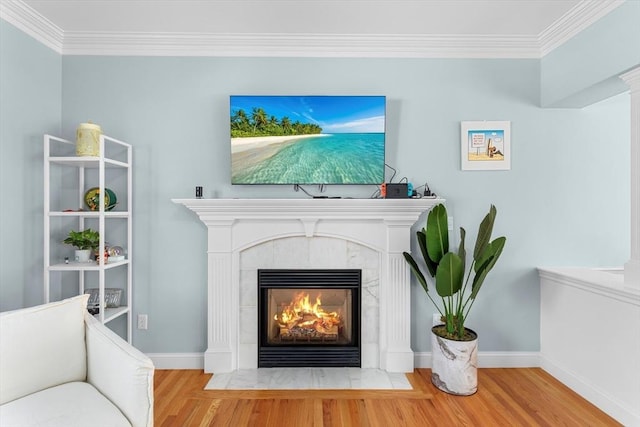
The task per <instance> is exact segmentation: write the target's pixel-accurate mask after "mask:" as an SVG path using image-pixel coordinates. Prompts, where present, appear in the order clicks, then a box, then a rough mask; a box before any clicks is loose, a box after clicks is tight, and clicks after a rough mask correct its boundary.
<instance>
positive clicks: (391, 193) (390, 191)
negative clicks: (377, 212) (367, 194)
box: [382, 183, 409, 199]
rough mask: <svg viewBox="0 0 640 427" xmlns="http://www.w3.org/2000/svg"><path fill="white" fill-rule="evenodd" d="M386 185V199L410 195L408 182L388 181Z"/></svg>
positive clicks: (404, 197)
mask: <svg viewBox="0 0 640 427" xmlns="http://www.w3.org/2000/svg"><path fill="white" fill-rule="evenodd" d="M382 185H383V186H384V191H383V192H382V193H383V196H382V197H384V198H385V199H406V198H408V197H409V188H408V185H407V183H396V184H392V183H386V184H382Z"/></svg>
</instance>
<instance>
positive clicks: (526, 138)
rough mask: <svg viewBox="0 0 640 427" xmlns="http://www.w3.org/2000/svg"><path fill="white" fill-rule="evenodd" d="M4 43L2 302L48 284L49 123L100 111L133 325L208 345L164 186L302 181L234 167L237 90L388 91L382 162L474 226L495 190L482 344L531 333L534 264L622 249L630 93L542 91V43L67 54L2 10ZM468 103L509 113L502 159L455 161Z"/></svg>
mask: <svg viewBox="0 0 640 427" xmlns="http://www.w3.org/2000/svg"><path fill="white" fill-rule="evenodd" d="M0 47H2V49H1V50H0V94H1V96H0V137H1V140H0V149H1V150H2V152H1V153H0V154H1V155H0V162H1V163H0V165H1V167H2V168H1V170H0V190H1V194H2V199H1V203H0V215H1V217H0V227H1V228H0V231H1V238H0V263H1V264H0V280H1V282H0V292H1V294H0V296H1V299H0V309H1V310H6V309H10V308H17V307H21V306H28V305H33V304H36V303H39V302H41V301H42V286H41V280H42V223H43V221H42V210H43V207H42V189H41V187H42V134H43V133H45V132H50V133H54V134H61V135H62V136H66V137H71V136H72V135H73V134H74V130H75V128H76V126H77V124H78V123H80V122H84V121H86V120H92V121H94V122H96V123H99V124H101V125H102V126H103V129H104V130H105V132H106V133H107V134H109V135H111V136H114V137H116V138H120V139H123V140H126V141H129V142H131V143H132V144H133V146H134V163H135V170H134V187H135V188H134V191H135V194H134V209H135V215H134V224H135V232H134V242H135V247H134V248H133V251H134V255H135V266H134V283H135V302H134V304H135V313H134V314H137V313H148V314H149V330H148V331H146V332H145V331H137V330H136V331H135V333H134V342H135V344H136V345H137V346H138V347H140V348H141V349H142V350H143V351H146V352H167V353H170V352H196V351H202V350H204V349H205V347H206V307H205V301H206V275H207V274H206V273H207V272H206V253H205V251H206V236H205V234H206V233H205V227H204V225H202V224H201V223H200V222H199V220H198V219H197V218H196V217H195V215H193V214H192V213H191V212H189V211H187V210H186V209H185V208H184V207H182V206H178V205H174V204H173V203H171V202H170V199H171V198H183V197H192V195H193V188H194V186H195V185H203V186H204V187H205V195H206V196H207V197H301V194H300V193H294V192H293V191H292V189H291V188H289V187H232V186H231V185H229V175H230V172H229V157H230V155H229V138H228V97H229V95H230V94H382V95H386V96H387V101H388V126H387V128H388V137H387V141H388V145H387V162H388V163H390V164H391V165H393V166H394V167H395V168H397V169H398V172H399V176H406V177H408V179H409V180H410V181H412V182H413V183H415V184H416V185H421V184H422V183H423V182H424V181H428V182H429V184H430V185H431V188H432V189H433V190H434V191H436V192H437V193H438V194H440V195H441V196H443V197H445V198H447V200H448V205H449V209H450V212H451V213H452V215H453V216H454V223H455V224H454V225H455V226H456V228H457V226H459V225H463V226H465V228H467V231H468V233H469V235H470V236H475V231H476V229H477V226H478V222H479V220H480V218H481V216H482V215H483V214H484V213H485V212H486V210H487V209H488V206H489V204H490V203H494V204H496V205H497V207H498V220H497V224H496V233H497V234H505V235H507V237H508V242H507V245H508V246H507V248H506V250H505V253H504V254H503V258H502V260H501V262H500V263H499V264H498V266H497V267H496V269H495V270H494V271H493V272H492V273H491V275H490V276H489V279H488V281H487V283H486V285H485V287H484V288H483V292H482V294H481V297H480V298H479V300H478V302H477V303H476V306H475V307H474V311H473V313H472V318H471V319H470V326H471V327H473V328H474V329H476V330H477V331H478V332H479V333H480V334H481V343H480V348H481V350H483V351H537V350H539V339H538V336H539V327H538V325H539V319H538V316H539V292H538V279H537V275H536V272H535V267H536V266H539V265H544V266H567V265H575V266H619V265H621V264H622V263H623V262H625V261H626V260H627V259H628V257H629V179H630V178H629V161H628V158H629V139H630V135H629V130H630V122H629V115H630V114H629V96H628V94H622V95H619V96H616V97H614V98H611V99H609V100H606V101H604V102H602V103H599V104H596V105H593V106H591V107H588V108H585V109H580V110H563V109H540V108H539V107H538V103H539V99H540V89H539V87H540V72H541V70H540V64H541V61H537V60H428V59H413V60H411V59H404V60H396V59H266V58H262V59H258V58H151V57H144V58H138V57H74V56H70V57H64V58H61V57H60V56H59V55H58V54H55V53H53V52H52V51H50V50H48V49H47V48H45V47H43V46H42V45H40V44H38V43H37V42H35V41H33V40H32V39H31V38H29V37H28V36H26V35H24V34H22V33H20V32H19V31H17V30H15V29H14V28H13V27H12V26H11V25H9V24H7V23H6V22H4V21H1V20H0ZM542 62H543V63H544V60H543V61H542ZM61 82H62V83H61ZM61 93H62V94H63V95H61ZM461 120H510V121H511V122H512V148H513V158H512V170H511V171H495V172H469V171H461V170H460V142H459V139H460V135H459V124H460V121H461ZM373 190H374V188H373V187H349V188H346V189H345V188H341V187H331V188H329V192H328V194H331V195H349V196H360V197H368V196H369V195H370V194H371V193H372V192H373ZM412 292H413V293H414V295H415V297H416V298H414V302H413V315H412V317H413V326H414V327H413V344H414V349H415V350H417V351H426V350H428V349H429V344H428V342H427V334H426V330H427V327H426V325H428V324H430V318H431V312H432V311H433V309H432V308H431V307H430V306H429V305H428V301H427V299H426V298H425V297H424V295H423V291H422V290H421V289H419V288H418V286H414V288H413V289H412Z"/></svg>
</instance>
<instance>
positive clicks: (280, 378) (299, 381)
mask: <svg viewBox="0 0 640 427" xmlns="http://www.w3.org/2000/svg"><path fill="white" fill-rule="evenodd" d="M272 370H273V372H272V373H271V375H270V380H269V388H270V389H275V390H292V389H301V388H303V389H304V388H313V387H312V385H313V374H312V373H311V372H310V371H309V369H308V368H287V369H277V368H275V369H274V368H272Z"/></svg>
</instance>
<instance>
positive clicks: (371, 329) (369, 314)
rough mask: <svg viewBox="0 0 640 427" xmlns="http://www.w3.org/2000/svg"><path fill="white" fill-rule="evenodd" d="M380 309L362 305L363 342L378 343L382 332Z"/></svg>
mask: <svg viewBox="0 0 640 427" xmlns="http://www.w3.org/2000/svg"><path fill="white" fill-rule="evenodd" d="M379 318H380V311H379V310H378V307H364V306H363V307H362V320H361V323H360V331H361V333H362V342H363V343H377V342H378V336H379V334H380V327H379V322H378V319H379Z"/></svg>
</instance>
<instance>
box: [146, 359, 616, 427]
mask: <svg viewBox="0 0 640 427" xmlns="http://www.w3.org/2000/svg"><path fill="white" fill-rule="evenodd" d="M430 376H431V370H430V369H416V370H415V371H414V372H413V373H410V374H407V378H408V379H409V381H410V382H411V385H412V386H413V390H394V391H385V390H256V391H251V390H204V386H205V385H206V384H207V382H208V381H209V379H210V378H211V374H205V373H203V371H200V370H157V371H156V374H155V425H156V426H157V427H167V426H230V427H242V426H251V427H253V426H277V427H297V426H305V427H306V426H309V427H312V426H313V427H338V426H341V427H347V426H371V427H394V426H421V427H422V426H554V427H555V426H580V427H582V426H619V425H620V424H619V423H617V422H616V421H615V420H613V419H612V418H611V417H609V416H608V415H606V414H605V413H604V412H602V411H600V410H599V409H598V408H596V407H595V406H593V405H592V404H590V403H589V402H587V401H586V400H584V399H583V398H581V397H580V396H579V395H577V394H576V393H574V392H573V391H571V390H570V389H569V388H567V387H566V386H564V385H563V384H562V383H560V382H559V381H557V380H556V379H555V378H553V377H552V376H550V375H549V374H547V373H546V372H544V371H543V370H542V369H539V368H526V369H520V368H518V369H479V370H478V383H479V387H478V392H477V393H476V394H475V395H473V396H467V397H459V396H451V395H448V394H446V393H442V392H441V391H439V390H438V389H436V388H435V387H434V386H433V385H432V384H431V380H430Z"/></svg>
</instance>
